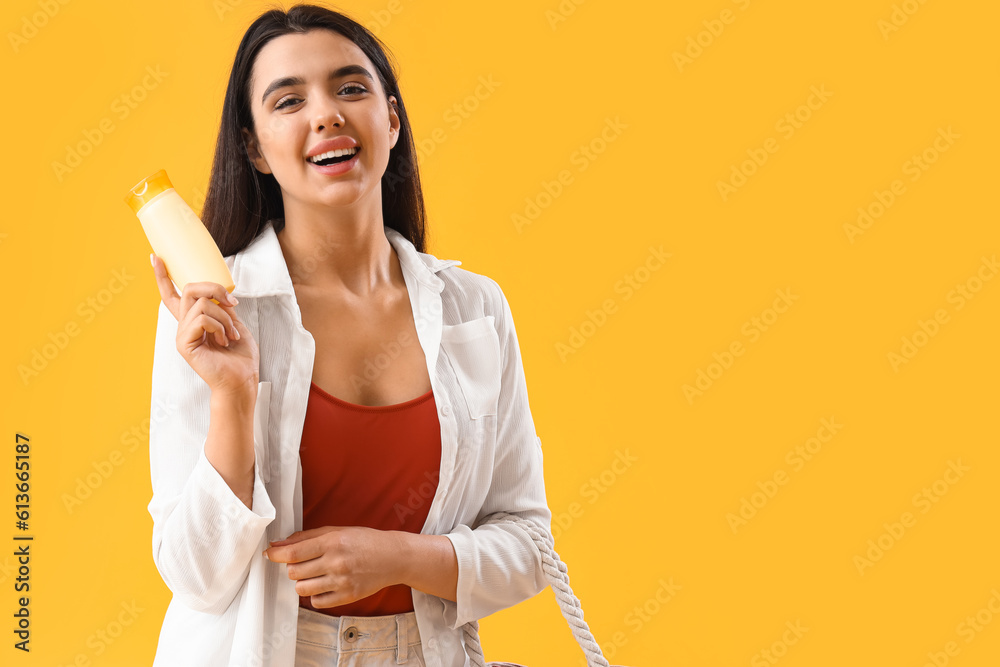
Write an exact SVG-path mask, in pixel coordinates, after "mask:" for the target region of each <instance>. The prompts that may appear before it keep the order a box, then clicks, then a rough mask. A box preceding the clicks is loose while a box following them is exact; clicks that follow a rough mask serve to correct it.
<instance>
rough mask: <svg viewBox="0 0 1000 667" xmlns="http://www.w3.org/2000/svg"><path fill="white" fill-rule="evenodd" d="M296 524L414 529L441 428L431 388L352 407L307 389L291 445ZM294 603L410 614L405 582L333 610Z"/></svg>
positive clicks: (426, 507) (424, 505)
mask: <svg viewBox="0 0 1000 667" xmlns="http://www.w3.org/2000/svg"><path fill="white" fill-rule="evenodd" d="M299 457H300V460H301V462H302V529H303V530H309V529H311V528H319V527H322V526H367V527H369V528H377V529H379V530H403V531H407V532H410V533H419V532H420V531H421V530H423V527H424V522H425V521H426V519H427V514H428V512H429V511H430V505H431V500H432V499H433V498H434V493H435V491H436V490H437V483H438V474H439V472H440V469H441V427H440V423H439V422H438V416H437V406H436V404H435V402H434V394H433V390H432V391H428V392H427V393H426V394H424V395H423V396H418V397H417V398H414V399H410V400H409V401H406V402H404V403H397V404H395V405H376V406H369V405H357V404H355V403H348V402H347V401H344V400H341V399H339V398H337V397H336V396H331V395H330V394H328V393H326V392H325V391H323V390H322V389H320V388H319V386H317V385H316V384H315V383H313V384H312V386H311V387H310V390H309V402H308V405H307V406H306V419H305V424H304V425H303V427H302V443H301V445H300V446H299ZM299 606H301V607H306V608H307V609H313V610H314V611H318V612H320V613H323V614H328V615H330V616H385V615H390V614H403V613H406V612H410V611H413V596H412V593H411V590H410V587H409V586H406V585H404V584H396V585H393V586H388V587H386V588H383V589H382V590H380V591H378V592H376V593H374V594H373V595H370V596H368V597H366V598H364V599H361V600H357V601H355V602H351V603H349V604H345V605H341V606H338V607H325V608H322V607H321V608H316V607H313V606H312V603H311V601H310V598H309V596H299Z"/></svg>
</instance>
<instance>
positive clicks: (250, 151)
mask: <svg viewBox="0 0 1000 667" xmlns="http://www.w3.org/2000/svg"><path fill="white" fill-rule="evenodd" d="M241 129H242V131H243V142H244V145H245V147H246V151H247V156H248V157H249V158H250V162H251V163H252V164H253V166H254V167H255V168H256V169H257V171H259V172H261V173H262V174H270V173H271V168H270V167H269V166H268V165H267V160H265V159H264V156H263V155H261V152H260V146H258V144H257V139H256V137H255V136H254V135H253V134H251V133H250V130H248V129H247V128H245V127H244V128H241Z"/></svg>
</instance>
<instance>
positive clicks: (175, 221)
mask: <svg viewBox="0 0 1000 667" xmlns="http://www.w3.org/2000/svg"><path fill="white" fill-rule="evenodd" d="M125 203H126V204H128V205H129V206H130V207H131V208H132V211H133V212H135V214H136V216H138V218H139V222H141V223H142V229H143V231H144V232H146V238H147V239H149V244H150V245H151V246H153V252H155V253H156V254H157V255H158V256H159V257H160V259H162V260H163V265H164V266H165V267H166V269H167V275H168V276H169V277H170V279H171V280H173V281H174V284H175V285H177V291H178V292H179V293H183V292H184V286H185V285H187V284H188V283H191V282H213V283H219V284H220V285H222V286H223V287H225V288H226V291H227V292H232V291H233V289H234V288H235V287H236V285H235V284H234V283H233V276H232V274H231V273H229V267H228V266H227V265H226V260H225V259H224V258H223V257H222V252H221V251H220V250H219V246H217V245H216V244H215V239H213V238H212V235H211V234H209V233H208V228H206V227H205V224H204V223H203V222H202V221H201V220H200V219H199V218H198V216H197V214H196V213H195V212H194V210H193V209H192V208H191V207H190V206H188V204H187V202H185V201H184V199H183V198H181V196H180V195H179V194H178V193H177V190H175V189H174V186H173V185H172V184H171V183H170V179H169V178H168V177H167V172H166V171H165V170H163V169H161V170H160V171H158V172H156V173H155V174H153V175H152V176H147V177H146V178H144V179H142V180H141V181H139V182H138V183H137V184H136V185H135V187H133V188H132V189H131V190H130V191H129V193H128V196H126V197H125ZM212 300H213V301H215V302H216V303H218V300H217V299H214V298H213V299H212Z"/></svg>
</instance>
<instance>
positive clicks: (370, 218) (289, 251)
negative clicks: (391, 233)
mask: <svg viewBox="0 0 1000 667" xmlns="http://www.w3.org/2000/svg"><path fill="white" fill-rule="evenodd" d="M277 235H278V243H279V244H280V245H281V251H282V253H283V254H284V256H285V264H286V265H287V266H288V272H289V275H290V276H291V279H292V284H293V285H295V286H296V287H300V286H301V287H307V288H319V289H322V290H323V291H327V290H337V291H346V292H350V293H352V294H355V295H356V296H358V297H365V296H369V295H372V294H374V293H376V292H381V291H384V290H385V289H386V288H389V287H392V286H393V285H394V284H397V283H399V282H402V273H401V269H400V267H399V262H398V259H397V258H396V256H395V249H394V248H393V247H392V244H391V243H389V239H387V238H386V236H385V230H384V229H383V222H382V211H381V207H380V208H379V210H378V211H377V214H375V215H372V214H369V215H366V216H361V217H359V216H357V215H345V214H344V213H343V210H342V209H330V208H323V209H322V210H320V211H309V212H305V211H301V210H295V209H292V210H288V209H287V208H286V211H285V225H284V227H283V228H282V230H281V231H280V232H278V234H277Z"/></svg>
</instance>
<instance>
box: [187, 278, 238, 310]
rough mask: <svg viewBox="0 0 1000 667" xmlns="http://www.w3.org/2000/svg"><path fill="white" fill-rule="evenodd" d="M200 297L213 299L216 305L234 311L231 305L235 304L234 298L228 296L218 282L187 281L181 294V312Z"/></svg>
mask: <svg viewBox="0 0 1000 667" xmlns="http://www.w3.org/2000/svg"><path fill="white" fill-rule="evenodd" d="M202 297H206V298H208V299H213V300H214V301H215V303H216V304H217V305H219V306H220V307H222V308H225V309H226V312H234V311H233V308H232V307H233V306H234V305H235V304H236V298H235V297H230V295H229V292H227V291H226V288H225V287H223V286H222V285H220V284H219V283H209V282H198V283H188V284H187V285H185V286H184V292H183V293H182V294H181V312H187V310H188V309H189V308H191V307H192V306H193V305H194V304H195V302H196V301H198V299H200V298H202Z"/></svg>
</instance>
